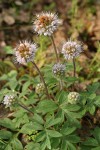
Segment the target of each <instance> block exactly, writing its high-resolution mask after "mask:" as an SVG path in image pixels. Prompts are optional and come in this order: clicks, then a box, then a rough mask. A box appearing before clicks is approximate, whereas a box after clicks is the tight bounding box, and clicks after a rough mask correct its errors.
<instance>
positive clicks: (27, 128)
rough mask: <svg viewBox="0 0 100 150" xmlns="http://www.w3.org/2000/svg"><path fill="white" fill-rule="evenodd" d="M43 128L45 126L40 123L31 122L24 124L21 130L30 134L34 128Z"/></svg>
mask: <svg viewBox="0 0 100 150" xmlns="http://www.w3.org/2000/svg"><path fill="white" fill-rule="evenodd" d="M42 129H43V126H42V125H40V124H39V123H36V122H30V123H27V124H25V125H23V127H22V128H21V130H20V132H21V133H24V134H30V133H31V132H32V130H42Z"/></svg>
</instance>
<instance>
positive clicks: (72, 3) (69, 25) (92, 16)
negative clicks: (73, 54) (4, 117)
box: [0, 0, 100, 88]
mask: <svg viewBox="0 0 100 150" xmlns="http://www.w3.org/2000/svg"><path fill="white" fill-rule="evenodd" d="M41 11H51V12H56V13H57V14H58V15H59V17H60V18H61V19H62V21H63V25H62V26H61V27H60V28H59V30H58V31H57V32H56V33H55V42H56V45H57V47H58V50H59V53H60V51H61V47H62V44H63V43H64V42H65V41H66V40H67V39H68V38H69V37H71V38H73V39H78V40H81V41H82V42H83V43H84V49H85V50H84V53H83V54H82V55H81V56H80V57H79V58H78V59H77V76H81V77H80V80H81V83H80V84H81V85H80V87H82V88H85V87H86V85H87V84H90V83H91V82H95V81H99V80H100V78H99V74H100V43H99V41H100V1H99V0H59V1H58V0H0V76H2V75H4V74H7V73H8V72H10V71H12V70H16V71H18V77H21V76H23V75H25V74H27V72H29V74H30V75H31V76H33V75H36V72H35V71H34V72H33V71H32V66H31V64H29V65H28V67H25V66H24V67H22V66H20V67H19V65H17V64H15V63H14V58H13V55H12V54H13V49H14V47H15V46H16V44H17V43H18V42H19V40H25V39H28V40H29V39H31V40H32V41H35V42H37V43H38V44H39V46H40V47H39V50H38V52H37V56H36V62H37V64H38V66H39V67H42V66H43V65H44V64H45V63H48V64H49V63H53V62H55V56H54V57H53V55H54V54H53V47H52V46H51V41H50V39H49V38H47V37H43V36H40V37H37V35H36V34H35V33H34V32H33V29H32V20H33V19H34V15H35V14H36V13H38V12H41ZM61 59H62V58H61ZM2 84H4V82H2V83H1V84H0V85H1V87H2Z"/></svg>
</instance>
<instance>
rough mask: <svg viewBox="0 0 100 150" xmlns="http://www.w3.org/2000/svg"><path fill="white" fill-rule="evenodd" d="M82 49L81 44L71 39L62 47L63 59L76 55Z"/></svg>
mask: <svg viewBox="0 0 100 150" xmlns="http://www.w3.org/2000/svg"><path fill="white" fill-rule="evenodd" d="M82 51H83V48H82V44H81V43H79V42H76V41H71V40H69V41H68V42H66V43H65V44H64V45H63V48H62V54H63V55H64V57H65V59H71V58H74V57H77V56H79V54H80V53H81V52H82Z"/></svg>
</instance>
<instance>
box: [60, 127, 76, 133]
mask: <svg viewBox="0 0 100 150" xmlns="http://www.w3.org/2000/svg"><path fill="white" fill-rule="evenodd" d="M75 130H76V127H66V126H63V127H62V129H61V133H62V134H64V135H69V134H71V133H73V132H74V131H75Z"/></svg>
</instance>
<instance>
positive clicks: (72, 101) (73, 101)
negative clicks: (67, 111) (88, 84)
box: [68, 92, 80, 104]
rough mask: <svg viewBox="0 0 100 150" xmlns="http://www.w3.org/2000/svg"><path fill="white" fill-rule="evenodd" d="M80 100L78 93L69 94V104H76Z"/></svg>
mask: <svg viewBox="0 0 100 150" xmlns="http://www.w3.org/2000/svg"><path fill="white" fill-rule="evenodd" d="M79 100H80V94H79V93H77V92H70V93H69V94H68V102H69V103H70V104H76V103H77V102H78V101H79Z"/></svg>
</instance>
